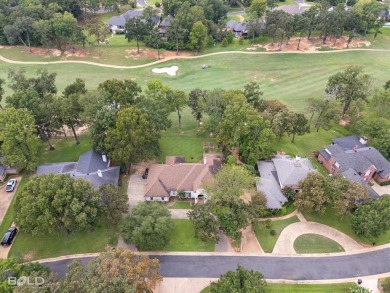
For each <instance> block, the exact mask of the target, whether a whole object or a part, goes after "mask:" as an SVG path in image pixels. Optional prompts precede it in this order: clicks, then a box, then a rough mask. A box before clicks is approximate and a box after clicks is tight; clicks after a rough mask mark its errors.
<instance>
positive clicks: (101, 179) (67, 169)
mask: <svg viewBox="0 0 390 293" xmlns="http://www.w3.org/2000/svg"><path fill="white" fill-rule="evenodd" d="M107 166H108V163H107V162H104V161H103V159H102V155H101V154H100V153H98V152H96V151H89V152H87V153H85V154H82V155H81V156H80V157H79V160H78V162H66V163H53V164H44V165H40V166H38V168H37V171H36V174H37V175H45V174H69V176H70V177H71V178H82V179H85V180H87V181H89V182H91V183H92V185H93V187H95V188H99V187H100V186H101V185H103V184H113V185H115V186H117V185H118V181H119V173H120V167H119V166H115V167H107ZM99 170H100V171H101V176H99V172H98V171H99Z"/></svg>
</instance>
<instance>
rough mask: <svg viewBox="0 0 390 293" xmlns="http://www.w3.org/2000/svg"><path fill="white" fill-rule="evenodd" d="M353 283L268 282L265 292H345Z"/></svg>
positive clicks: (203, 291)
mask: <svg viewBox="0 0 390 293" xmlns="http://www.w3.org/2000/svg"><path fill="white" fill-rule="evenodd" d="M353 284H354V283H340V284H321V285H317V284H274V283H268V284H267V288H266V290H265V292H266V293H305V292H307V293H329V292H332V293H346V292H348V289H349V288H351V287H352V286H353ZM209 292H210V290H209V287H207V288H205V289H203V290H202V292H201V293H209Z"/></svg>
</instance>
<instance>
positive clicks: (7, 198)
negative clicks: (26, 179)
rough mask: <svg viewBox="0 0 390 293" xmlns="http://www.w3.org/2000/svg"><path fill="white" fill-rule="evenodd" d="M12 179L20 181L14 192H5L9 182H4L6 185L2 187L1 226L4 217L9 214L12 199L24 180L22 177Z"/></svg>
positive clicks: (0, 203) (0, 189) (0, 202)
mask: <svg viewBox="0 0 390 293" xmlns="http://www.w3.org/2000/svg"><path fill="white" fill-rule="evenodd" d="M12 178H16V180H18V182H17V183H16V187H15V190H14V191H13V192H5V186H6V184H7V182H4V184H3V185H2V186H0V224H1V223H2V222H3V219H4V216H5V214H6V213H7V210H8V207H9V205H10V204H11V201H12V198H13V197H14V195H15V192H16V189H17V188H18V186H19V183H20V180H21V179H22V177H20V176H17V177H12ZM9 179H11V178H9Z"/></svg>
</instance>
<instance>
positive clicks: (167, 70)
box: [152, 66, 179, 76]
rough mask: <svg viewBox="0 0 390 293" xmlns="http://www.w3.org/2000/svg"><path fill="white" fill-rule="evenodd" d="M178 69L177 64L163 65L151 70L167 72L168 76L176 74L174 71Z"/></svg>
mask: <svg viewBox="0 0 390 293" xmlns="http://www.w3.org/2000/svg"><path fill="white" fill-rule="evenodd" d="M178 70H179V67H177V66H171V67H163V68H153V69H152V72H154V73H167V74H168V75H170V76H173V75H176V71H178Z"/></svg>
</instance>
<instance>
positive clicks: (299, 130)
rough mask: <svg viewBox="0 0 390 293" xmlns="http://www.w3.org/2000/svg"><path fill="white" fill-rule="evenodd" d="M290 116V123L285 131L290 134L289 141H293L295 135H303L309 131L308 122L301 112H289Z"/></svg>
mask: <svg viewBox="0 0 390 293" xmlns="http://www.w3.org/2000/svg"><path fill="white" fill-rule="evenodd" d="M290 117H291V122H292V123H291V127H290V128H289V129H288V130H287V133H288V134H290V135H292V139H291V142H292V143H294V139H295V135H304V134H305V133H309V132H310V124H309V121H308V120H307V119H306V117H305V115H303V114H300V113H293V112H290Z"/></svg>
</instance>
